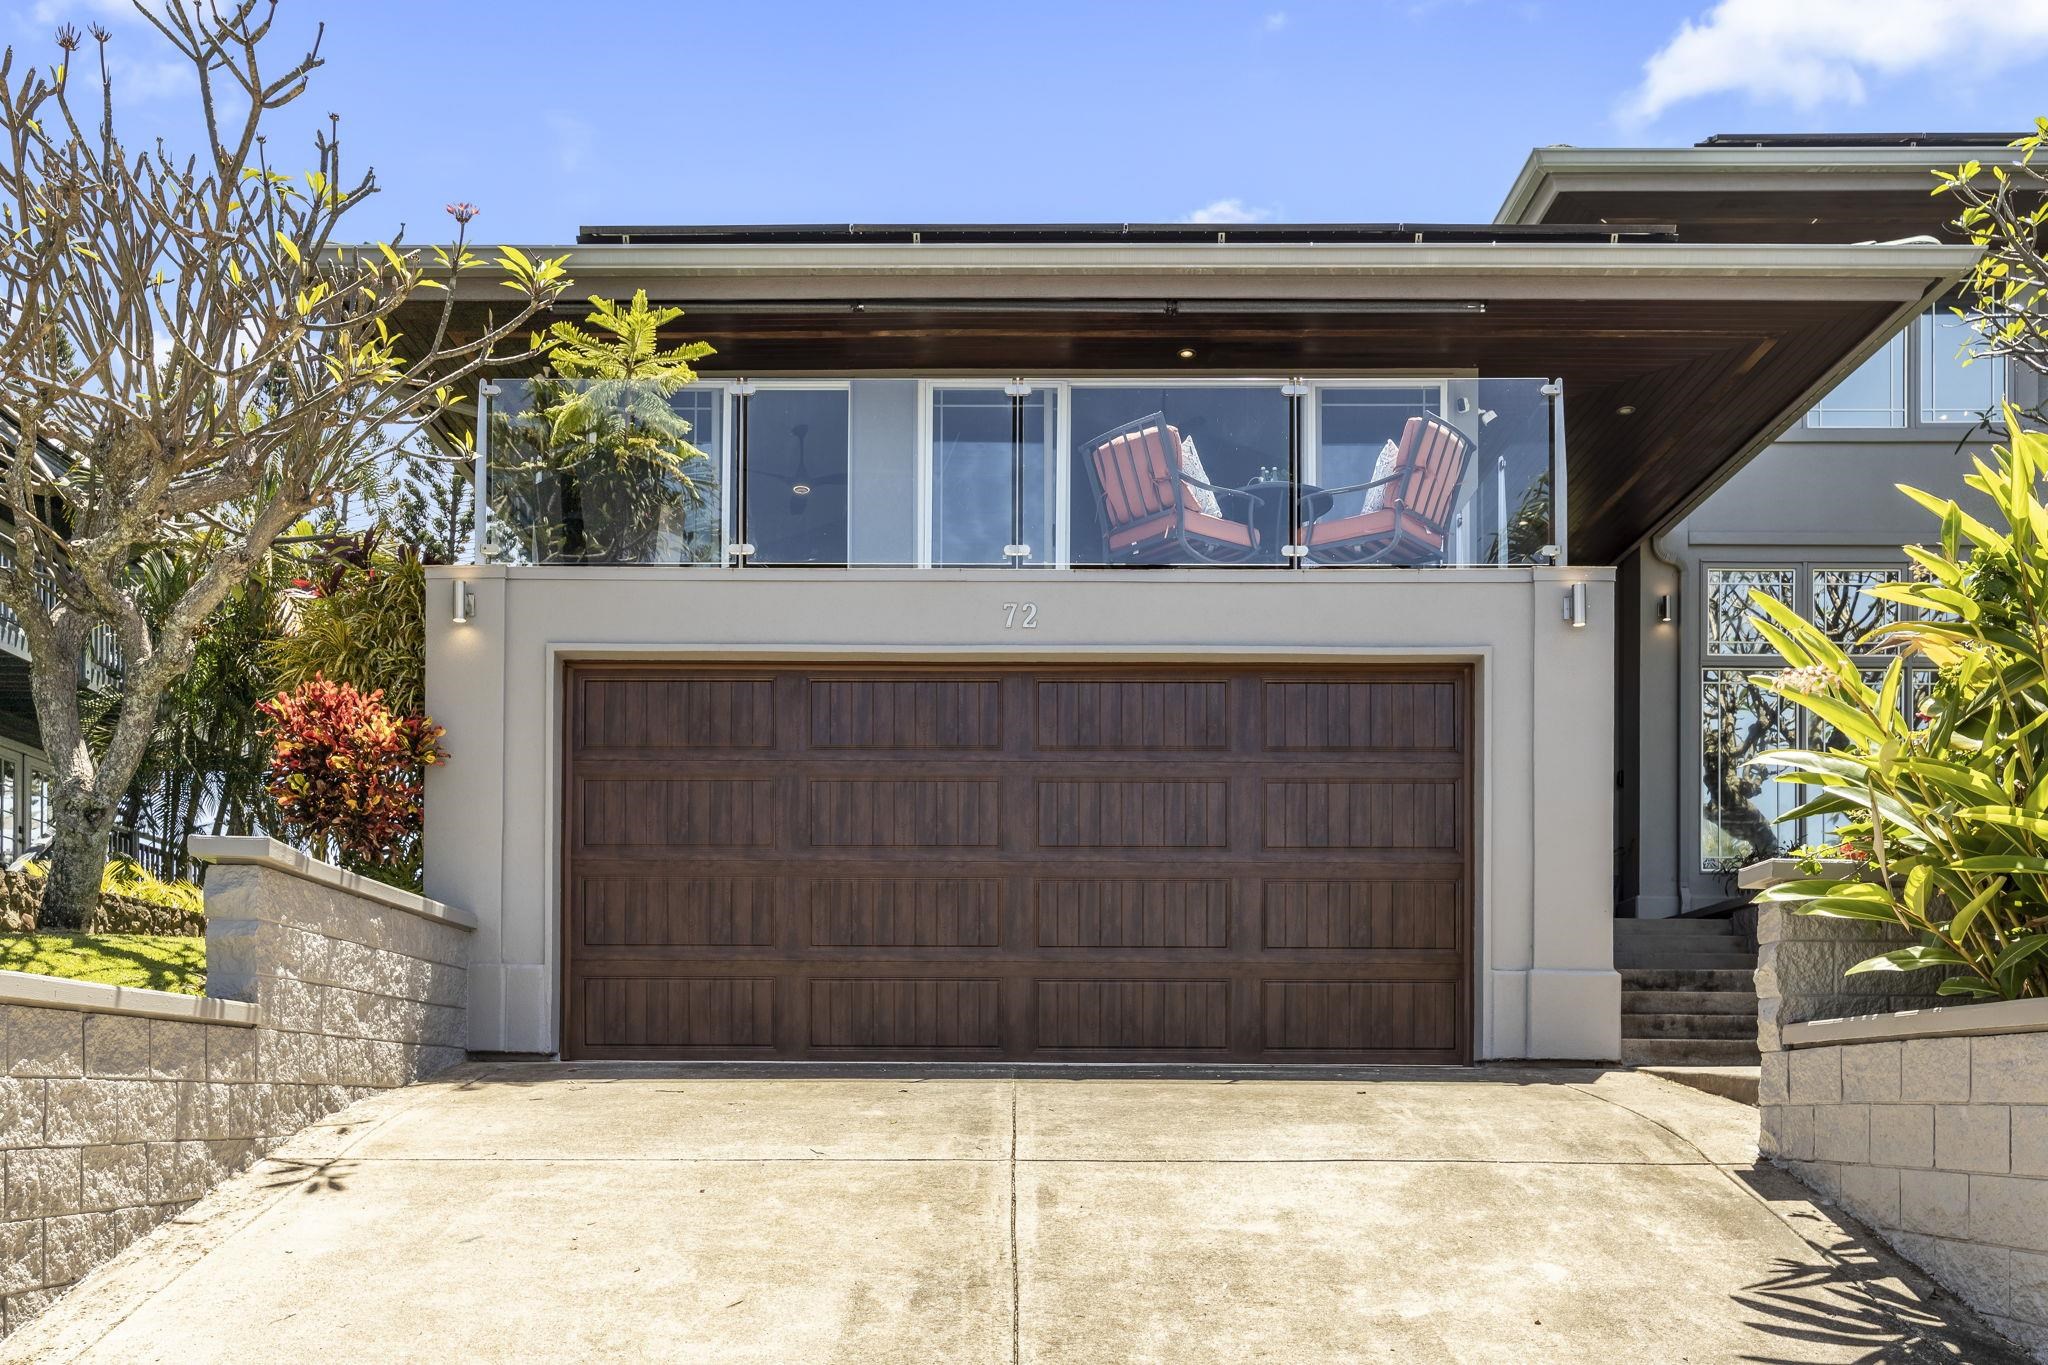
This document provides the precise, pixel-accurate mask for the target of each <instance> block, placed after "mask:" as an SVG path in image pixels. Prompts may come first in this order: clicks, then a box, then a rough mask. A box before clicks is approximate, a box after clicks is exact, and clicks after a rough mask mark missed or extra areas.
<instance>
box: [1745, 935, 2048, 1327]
mask: <svg viewBox="0 0 2048 1365" xmlns="http://www.w3.org/2000/svg"><path fill="white" fill-rule="evenodd" d="M1758 928H1759V938H1760V939H1761V940H1762V949H1763V956H1762V962H1761V965H1760V966H1759V969H1758V971H1757V1003H1758V1041H1759V1043H1760V1044H1761V1046H1762V1047H1763V1049H1764V1053H1763V1075H1762V1083H1761V1089H1760V1092H1759V1095H1758V1103H1759V1109H1760V1115H1761V1123H1762V1138H1761V1145H1762V1149H1763V1151H1764V1153H1765V1154H1766V1155H1767V1156H1770V1157H1772V1158H1773V1159H1775V1160H1776V1161H1777V1162H1778V1163H1779V1164H1780V1165H1782V1166H1784V1167H1785V1168H1786V1169H1787V1170H1790V1171H1791V1172H1792V1173H1793V1174H1794V1175H1796V1176H1798V1177H1799V1178H1800V1179H1801V1180H1803V1181H1805V1182H1806V1183H1807V1184H1808V1185H1810V1186H1812V1187H1813V1188H1814V1189H1815V1190H1817V1191H1819V1192H1820V1193H1821V1194H1822V1195H1824V1196H1826V1197H1827V1198H1829V1199H1831V1200H1833V1201H1834V1202H1835V1203H1836V1204H1838V1205H1840V1206H1841V1207H1842V1208H1843V1209H1844V1210H1846V1211H1847V1212H1849V1213H1851V1214H1853V1215H1854V1216H1855V1217H1857V1218H1859V1219H1861V1220H1862V1221H1863V1222H1865V1223H1867V1224H1869V1225H1870V1226H1871V1227H1872V1228H1873V1229H1875V1230H1876V1231H1877V1233H1878V1235H1879V1236H1881V1237H1883V1238H1884V1239H1885V1240H1886V1241H1887V1242H1889V1243H1891V1245H1892V1246H1893V1247H1894V1248H1896V1249H1897V1250H1898V1251H1899V1252H1900V1254H1902V1255H1904V1256H1906V1257H1907V1258H1908V1259H1910V1260H1912V1261H1913V1262H1915V1263H1916V1264H1918V1265H1919V1266H1921V1267H1922V1268H1923V1269H1925V1270H1926V1271H1928V1273H1930V1274H1932V1275H1933V1276H1934V1277H1935V1278H1936V1279H1937V1280H1940V1281H1941V1282H1942V1283H1943V1284H1944V1285H1946V1286H1947V1287H1948V1288H1949V1289H1951V1290H1952V1291H1954V1292H1955V1293H1956V1294H1957V1295H1959V1296H1960V1297H1961V1298H1962V1299H1963V1300H1964V1301H1965V1302H1966V1303H1968V1304H1969V1305H1970V1306H1971V1307H1973V1308H1975V1309H1977V1311H1979V1312H1981V1313H1983V1314H1984V1315H1985V1316H1986V1317H1987V1318H1989V1319H1990V1321H1991V1322H1992V1323H1993V1325H1994V1326H1996V1327H1998V1329H1999V1330H2000V1331H2002V1332H2004V1333H2005V1334H2006V1335H2007V1336H2009V1337H2011V1338H2013V1339H2014V1340H2015V1341H2018V1342H2021V1343H2023V1344H2024V1345H2026V1346H2027V1347H2028V1348H2029V1349H2031V1350H2032V1351H2033V1352H2034V1353H2035V1355H2036V1357H2037V1358H2038V1359H2042V1360H2048V1001H2041V1000H2028V1001H2018V1002H2012V1003H1998V1004H1989V1005H1961V1006H1956V1005H1945V1004H1942V1003H1939V1002H1944V1001H1946V1000H1948V999H1952V997H1940V996H1935V995H1934V994H1932V988H1933V986H1934V985H1935V984H1936V983H1937V982H1938V979H1939V978H1938V976H1937V975H1935V974H1931V973H1926V972H1916V973H1911V974H1909V975H1907V976H1901V975H1898V974H1892V973H1875V972H1873V973H1867V974H1862V975H1859V976H1855V977H1850V978H1848V979H1847V980H1846V981H1845V980H1844V979H1843V978H1842V976H1841V972H1842V969H1843V968H1844V967H1846V966H1848V965H1850V964H1852V963H1854V962H1857V961H1860V960H1862V959H1863V958H1866V957H1871V956H1874V955H1875V954H1877V953H1880V952H1883V951H1885V950H1886V948H1887V947H1889V946H1892V945H1894V944H1897V943H1901V942H1905V941H1907V940H1906V936H1905V934H1904V933H1903V932H1900V931H1893V930H1890V929H1888V928H1887V927H1886V926H1884V925H1878V924H1870V923H1865V922H1861V921H1849V920H1829V919H1818V918H1814V917H1812V916H1805V915H1793V914H1788V913H1786V912H1785V911H1783V910H1780V909H1777V908H1774V907H1766V908H1765V909H1764V910H1763V913H1762V914H1761V916H1760V918H1759V926H1758ZM1899 1011H1905V1012H1903V1013H1901V1012H1899Z"/></svg>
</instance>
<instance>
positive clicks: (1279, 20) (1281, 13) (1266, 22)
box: [1260, 9, 1287, 33]
mask: <svg viewBox="0 0 2048 1365" xmlns="http://www.w3.org/2000/svg"><path fill="white" fill-rule="evenodd" d="M1260 27H1261V28H1263V29H1265V30H1266V32H1268V33H1278V32H1279V31H1280V30H1281V29H1283V28H1286V27H1287V11H1286V10H1284V9H1276V10H1274V11H1273V12H1272V13H1271V14H1269V15H1267V16H1266V17H1265V18H1264V19H1263V20H1262V21H1260Z"/></svg>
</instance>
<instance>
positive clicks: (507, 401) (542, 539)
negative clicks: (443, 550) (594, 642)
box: [482, 379, 725, 564]
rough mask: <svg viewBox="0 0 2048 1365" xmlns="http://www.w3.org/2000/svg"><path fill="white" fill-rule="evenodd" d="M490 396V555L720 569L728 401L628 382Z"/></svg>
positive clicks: (504, 383) (510, 390) (521, 384)
mask: <svg viewBox="0 0 2048 1365" xmlns="http://www.w3.org/2000/svg"><path fill="white" fill-rule="evenodd" d="M490 387H491V388H493V389H495V390H496V392H495V393H491V392H489V391H488V390H487V391H486V407H485V415H484V423H485V436H484V464H485V471H484V472H485V477H484V480H483V494H484V504H485V524H484V532H483V536H482V544H483V548H484V555H485V557H486V559H488V560H489V561H491V562H493V563H500V564H701V563H714V564H716V563H722V562H724V558H725V533H724V528H723V526H722V523H721V513H722V507H721V499H720V488H721V484H722V482H723V469H724V458H723V444H722V443H723V438H724V426H725V403H724V396H723V394H722V393H721V392H720V391H719V390H717V389H713V388H708V387H697V386H688V387H684V388H680V389H677V390H675V391H673V392H671V393H663V392H662V391H661V389H660V388H659V386H656V385H653V384H648V383H640V382H634V381H629V380H566V379H505V380H499V381H498V382H497V383H496V384H495V385H492V386H490Z"/></svg>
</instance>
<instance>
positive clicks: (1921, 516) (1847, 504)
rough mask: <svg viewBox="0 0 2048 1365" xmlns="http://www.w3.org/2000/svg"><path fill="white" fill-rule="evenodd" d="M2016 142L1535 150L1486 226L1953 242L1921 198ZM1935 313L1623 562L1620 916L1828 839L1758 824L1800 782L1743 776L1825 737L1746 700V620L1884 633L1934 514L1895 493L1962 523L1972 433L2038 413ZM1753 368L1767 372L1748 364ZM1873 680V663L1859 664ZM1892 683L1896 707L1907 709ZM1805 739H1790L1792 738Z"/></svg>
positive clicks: (1815, 830)
mask: <svg viewBox="0 0 2048 1365" xmlns="http://www.w3.org/2000/svg"><path fill="white" fill-rule="evenodd" d="M2013 136H2015V135H2013V134H2005V133H1994V134H1962V135H1957V134H1917V135H1865V136H1855V135H1849V136H1819V135H1795V136H1764V137H1754V136H1741V137H1723V138H1714V139H1709V140H1708V141H1707V142H1706V143H1703V144H1701V145H1700V146H1699V147H1695V148H1684V149H1678V150H1664V151H1642V150H1629V151H1618V150H1614V149H1601V148H1546V149H1541V150H1538V151H1536V152H1534V153H1532V154H1531V156H1530V158H1529V161H1528V163H1527V165H1526V167H1525V168H1524V170H1523V173H1522V175H1521V176H1520V177H1519V179H1518V181H1517V183H1516V184H1515V186H1514V187H1513V189H1512V191H1511V192H1510V194H1509V196H1508V199H1507V201H1506V203H1505V204H1504V205H1503V207H1502V209H1501V213H1500V221H1502V222H1504V223H1524V224H1526V223H1538V222H1544V221H1563V220H1570V221H1580V220H1581V219H1582V218H1583V217H1584V216H1585V215H1588V214H1591V215H1593V216H1594V217H1596V218H1598V219H1599V220H1601V221H1611V222H1616V223H1621V224H1626V223H1629V222H1631V221H1634V217H1633V215H1637V214H1643V213H1649V214H1654V215H1657V216H1658V217H1659V221H1663V222H1670V223H1672V224H1674V225H1675V226H1676V228H1677V230H1678V232H1679V234H1680V236H1681V237H1682V238H1685V239H1688V240H1695V241H1699V240H1713V241H1730V242H1739V241H1778V240H1811V241H1821V242H1851V241H1870V240H1898V239H1905V238H1914V237H1933V238H1939V239H1943V240H1950V239H1952V238H1953V235H1954V234H1953V233H1952V232H1951V231H1950V229H1949V228H1948V226H1947V220H1948V219H1949V218H1950V217H1952V216H1953V213H1954V207H1953V201H1951V200H1949V199H1946V198H1932V197H1930V195H1929V193H1928V189H1929V186H1930V185H1931V184H1932V179H1931V177H1930V176H1929V174H1928V172H1929V169H1930V168H1931V167H1937V166H1938V167H1945V168H1950V169H1953V168H1954V167H1955V166H1957V165H1959V164H1961V163H1962V162H1964V161H1968V160H1971V159H1974V158H1982V159H1984V160H1985V161H1987V162H1989V161H1991V160H1992V159H1993V158H1994V157H1995V156H1996V154H1997V149H1999V148H2002V147H2003V146H2004V145H2005V144H2006V143H2008V142H2010V141H2011V140H2012V137H2013ZM1961 302H1962V300H1961V299H1960V297H1950V298H1946V299H1943V300H1941V301H1939V302H1937V303H1936V304H1935V305H1934V306H1932V307H1930V308H1929V309H1927V310H1926V311H1925V312H1923V313H1922V314H1921V315H1920V316H1919V317H1917V318H1915V319H1914V320H1913V321H1912V323H1911V325H1909V326H1907V327H1904V328H1902V329H1899V330H1897V331H1895V332H1893V333H1892V335H1891V336H1890V338H1889V339H1888V340H1887V341H1886V343H1885V345H1884V346H1883V348H1882V349H1881V350H1879V351H1877V352H1875V353H1874V354H1872V355H1871V356H1870V357H1869V358H1867V359H1866V360H1864V361H1863V362H1862V363H1861V364H1860V365H1859V366H1858V367H1857V368H1856V369H1855V370H1854V371H1853V372H1852V373H1851V374H1850V375H1848V376H1847V377H1845V378H1844V379H1843V381H1842V382H1841V383H1840V384H1839V385H1838V386H1837V387H1836V388H1835V389H1834V390H1833V391H1832V392H1830V393H1829V394H1828V395H1827V396H1826V397H1824V398H1823V399H1822V400H1821V401H1820V402H1818V403H1817V404H1815V405H1814V406H1813V407H1812V408H1811V409H1809V410H1808V411H1807V412H1806V413H1805V414H1804V416H1803V417H1802V418H1801V419H1800V420H1799V421H1797V422H1795V423H1793V424H1791V425H1790V426H1789V427H1788V428H1787V429H1786V430H1785V431H1784V432H1783V433H1782V435H1781V436H1780V438H1779V439H1778V440H1777V441H1775V442H1774V443H1772V444H1771V445H1770V447H1769V448H1767V449H1766V450H1764V451H1763V452H1761V453H1760V454H1759V455H1758V456H1757V457H1756V458H1755V459H1754V460H1752V461H1750V462H1748V463H1747V464H1744V465H1742V466H1741V467H1740V468H1737V469H1732V470H1730V471H1729V474H1728V477H1727V480H1726V482H1725V483H1724V484H1723V485H1722V486H1721V487H1720V488H1719V489H1718V490H1717V491H1716V492H1714V493H1713V494H1712V495H1711V496H1710V497H1708V498H1706V499H1705V500H1704V501H1703V502H1702V503H1701V504H1700V505H1699V506H1697V507H1696V508H1694V509H1692V510H1691V511H1690V512H1689V513H1688V514H1687V515H1686V516H1685V517H1683V518H1682V519H1680V520H1678V521H1676V522H1674V523H1672V524H1671V525H1669V526H1666V527H1663V528H1661V529H1660V531H1659V533H1658V534H1656V535H1654V536H1652V537H1650V538H1648V539H1646V540H1645V541H1643V543H1642V544H1640V545H1639V546H1637V547H1636V548H1635V551H1634V553H1632V554H1631V555H1629V556H1626V557H1625V558H1624V559H1623V560H1622V561H1621V563H1620V565H1619V566H1618V572H1617V582H1618V592H1619V593H1620V594H1621V596H1622V597H1623V599H1624V600H1625V602H1626V603H1627V609H1626V610H1624V611H1622V612H1620V613H1619V615H1620V619H1621V621H1622V627H1621V630H1620V633H1619V637H1618V641H1619V651H1620V658H1619V666H1620V671H1619V674H1618V676H1619V678H1620V679H1621V685H1620V687H1619V690H1618V697H1619V702H1620V707H1621V710H1620V716H1619V720H1620V725H1619V728H1618V730H1617V749H1618V754H1617V757H1618V763H1617V769H1616V771H1617V783H1618V785H1617V788H1616V791H1617V801H1616V816H1617V823H1616V836H1615V857H1616V903H1617V913H1619V914H1621V915H1624V916H1639V917H1642V918H1659V917H1664V916H1669V915H1674V914H1682V913H1689V912H1693V911H1697V910H1701V909H1705V908H1708V907H1711V906H1714V905H1717V904H1723V903H1726V902H1727V901H1729V900H1730V899H1736V898H1739V899H1744V900H1746V899H1747V897H1746V896H1745V895H1743V894H1742V893H1741V892H1740V891H1739V890H1738V888H1737V887H1736V885H1735V878H1736V873H1737V871H1738V870H1739V869H1740V868H1741V867H1743V866H1744V865H1746V864H1749V863H1753V862H1758V861H1761V860H1762V859H1764V858H1767V857H1772V856H1776V855H1778V854H1780V853H1782V852H1786V851H1789V850H1791V849H1794V848H1797V847H1799V846H1800V845H1802V844H1813V845H1818V844H1823V843H1825V842H1827V840H1828V838H1829V827H1828V825H1827V823H1826V822H1825V821H1823V820H1821V819H1808V820H1806V821H1804V822H1803V823H1802V824H1801V825H1799V826H1798V827H1794V826H1790V825H1784V824H1778V823H1774V822H1775V820H1776V818H1777V817H1779V816H1781V815H1783V814H1784V813H1785V812H1787V811H1789V810H1791V809H1792V808H1793V807H1794V806H1795V805H1797V804H1798V800H1799V798H1798V792H1797V789H1796V788H1793V787H1789V786H1786V785H1783V784H1773V783H1768V782H1764V781H1762V780H1761V776H1762V774H1761V773H1759V772H1757V771H1756V770H1752V769H1746V768H1744V767H1743V766H1742V765H1743V763H1744V761H1745V760H1747V759H1749V758H1751V757H1753V756H1754V755H1755V754H1757V753H1761V752H1764V751H1767V750H1770V749H1773V748H1790V747H1813V746H1816V745H1825V743H1826V742H1827V738H1828V737H1827V734H1826V733H1825V729H1826V727H1824V726H1817V725H1816V724H1815V723H1814V722H1812V721H1811V720H1802V719H1801V718H1800V717H1799V716H1798V715H1797V713H1796V711H1795V710H1794V709H1793V708H1791V707H1787V706H1784V705H1782V703H1780V702H1779V701H1777V699H1775V698H1773V697H1772V696H1771V695H1770V694H1768V693H1766V692H1763V691H1762V690H1761V689H1759V688H1756V687H1754V686H1752V685H1751V684H1749V683H1748V681H1747V677H1748V675H1750V674H1753V673H1756V672H1759V671H1768V670H1769V669H1770V668H1771V667H1773V666H1774V665H1775V662H1776V661H1775V660H1774V658H1773V657H1772V656H1771V655H1770V654H1769V653H1768V650H1767V646H1765V644H1764V642H1763V641H1762V640H1760V639H1759V638H1758V637H1757V636H1756V635H1755V633H1754V632H1752V631H1750V630H1748V629H1747V628H1746V627H1745V626H1744V625H1743V624H1742V622H1743V620H1744V617H1745V616H1746V614H1747V611H1748V610H1749V607H1748V601H1749V598H1748V595H1749V593H1750V592H1752V591H1757V590H1761V591H1766V592H1769V593H1772V594H1773V595H1775V596H1777V597H1779V598H1780V599H1781V600H1783V601H1786V602H1789V603H1791V604H1793V605H1794V606H1796V607H1797V608H1798V609H1799V610H1800V611H1802V612H1803V613H1805V614H1807V615H1808V617H1809V618H1810V619H1812V620H1814V621H1816V622H1817V623H1818V624H1820V625H1822V626H1823V627H1824V628H1825V629H1827V630H1828V631H1829V632H1830V633H1831V634H1833V635H1834V636H1835V637H1836V638H1837V639H1839V640H1841V641H1842V642H1843V643H1844V644H1849V643H1851V642H1852V641H1853V640H1854V639H1855V638H1856V637H1858V636H1860V635H1861V634H1862V633H1863V632H1865V631H1867V630H1869V629H1871V628H1872V627H1874V626H1878V625H1881V624H1883V623H1884V622H1885V621H1887V620H1890V619H1895V613H1896V610H1897V609H1896V608H1894V607H1892V606H1890V605H1888V604H1885V603H1882V602H1879V601H1876V600H1874V599H1872V598H1869V597H1867V596H1866V595H1864V592H1863V590H1864V589H1865V588H1866V587H1868V586H1869V585H1871V584H1873V583H1877V582H1882V581H1887V580H1891V579H1895V578H1897V577H1900V576H1902V575H1903V574H1904V572H1905V569H1906V564H1907V561H1906V559H1905V557H1904V556H1903V555H1902V554H1901V553H1900V551H1899V546H1900V545H1901V544H1905V543H1909V542H1913V541H1920V540H1926V539H1928V538H1929V537H1930V536H1931V534H1932V532H1933V529H1934V528H1933V522H1932V519H1931V518H1930V516H1929V514H1928V513H1926V512H1925V511H1924V510H1922V509H1921V508H1920V507H1918V506H1917V505H1915V504H1914V503H1912V502H1911V501H1909V500H1908V499H1907V498H1905V497H1904V496H1903V495H1901V494H1900V493H1899V492H1898V489H1897V485H1899V484H1908V485H1911V486H1913V487H1916V488H1921V489H1925V490H1927V491H1929V492H1932V493H1934V494H1936V495H1938V496H1941V497H1952V498H1956V499H1958V500H1959V501H1961V502H1962V503H1964V505H1965V506H1970V505H1972V504H1973V503H1975V502H1976V500H1977V495H1976V494H1975V493H1973V492H1972V491H1971V490H1969V489H1968V488H1967V487H1965V486H1964V483H1963V479H1964V477H1965V476H1966V475H1967V474H1969V473H1970V471H1971V462H1972V460H1973V458H1974V457H1975V456H1977V455H1978V454H1981V453H1983V452H1985V451H1986V450H1987V449H1988V447H1989V445H1990V444H1991V443H1992V440H1993V432H1992V430H1991V428H1990V426H1989V424H1988V422H1987V419H1988V418H1993V417H1995V415H1996V412H1997V409H1998V406H1999V404H2000V402H2001V401H2003V400H2010V401H2012V402H2015V403H2017V404H2018V405H2019V406H2020V407H2021V408H2023V409H2026V408H2037V407H2038V404H2039V402H2040V399H2041V395H2040V394H2039V393H2038V392H2036V386H2035V384H2034V382H2033V379H2032V376H2030V375H2027V374H2025V373H2024V372H2021V373H2007V370H2006V367H2005V366H2004V365H2002V364H2001V363H1999V362H1995V361H1993V362H1978V363H1969V362H1968V361H1967V360H1966V358H1965V357H1963V356H1962V355H1961V354H1960V352H1961V351H1962V350H1963V348H1964V347H1965V344H1966V343H1967V341H1968V340H1969V338H1970V336H1971V335H1972V333H1971V330H1970V328H1969V326H1968V324H1967V322H1966V321H1964V320H1963V319H1961V318H1959V317H1957V316H1956V314H1955V312H1954V309H1955V308H1956V307H1957V306H1959V305H1960V304H1961ZM1766 363H1768V362H1766ZM1869 662H1870V664H1871V667H1872V669H1873V671H1875V670H1881V669H1882V668H1883V666H1884V664H1885V662H1886V660H1885V659H1884V658H1883V657H1882V656H1881V655H1877V654H1872V655H1871V656H1870V658H1869ZM1925 676H1926V675H1925V674H1923V673H1917V672H1916V673H1913V674H1910V675H1909V682H1910V683H1911V685H1910V686H1909V687H1908V688H1907V689H1906V693H1907V695H1906V697H1905V698H1904V704H1906V705H1913V704H1915V703H1916V702H1917V700H1918V697H1919V696H1920V695H1921V694H1922V688H1923V686H1924V679H1925ZM1802 726H1803V727H1804V729H1802Z"/></svg>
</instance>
